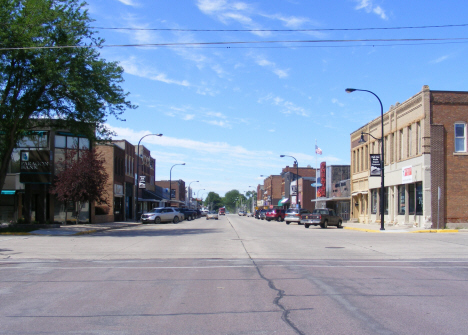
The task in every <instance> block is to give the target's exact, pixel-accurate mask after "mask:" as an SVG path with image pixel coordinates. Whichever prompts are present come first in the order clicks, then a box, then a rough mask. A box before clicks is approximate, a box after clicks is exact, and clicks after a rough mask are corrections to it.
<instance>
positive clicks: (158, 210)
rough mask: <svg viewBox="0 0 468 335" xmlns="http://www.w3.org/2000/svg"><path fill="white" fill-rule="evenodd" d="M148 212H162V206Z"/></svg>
mask: <svg viewBox="0 0 468 335" xmlns="http://www.w3.org/2000/svg"><path fill="white" fill-rule="evenodd" d="M148 213H161V208H153V209H152V210H150V211H149V212H148Z"/></svg>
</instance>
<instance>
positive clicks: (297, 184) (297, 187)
mask: <svg viewBox="0 0 468 335" xmlns="http://www.w3.org/2000/svg"><path fill="white" fill-rule="evenodd" d="M280 157H291V158H293V159H294V163H296V202H297V204H299V163H298V162H297V159H296V158H294V157H293V156H288V155H280ZM299 208H301V204H299Z"/></svg>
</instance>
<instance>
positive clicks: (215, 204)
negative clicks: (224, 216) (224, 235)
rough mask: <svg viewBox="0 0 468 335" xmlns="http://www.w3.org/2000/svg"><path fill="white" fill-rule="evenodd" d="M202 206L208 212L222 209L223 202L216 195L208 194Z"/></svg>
mask: <svg viewBox="0 0 468 335" xmlns="http://www.w3.org/2000/svg"><path fill="white" fill-rule="evenodd" d="M204 205H205V206H206V207H208V208H209V209H210V210H218V209H219V208H220V207H223V206H224V205H223V200H222V199H221V197H220V196H219V194H218V193H215V192H210V193H208V196H207V197H206V199H205V201H204Z"/></svg>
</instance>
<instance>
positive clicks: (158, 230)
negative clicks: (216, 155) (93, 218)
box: [91, 224, 221, 237]
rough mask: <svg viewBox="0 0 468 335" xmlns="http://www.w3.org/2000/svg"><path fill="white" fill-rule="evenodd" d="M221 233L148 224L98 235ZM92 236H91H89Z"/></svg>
mask: <svg viewBox="0 0 468 335" xmlns="http://www.w3.org/2000/svg"><path fill="white" fill-rule="evenodd" d="M219 232H221V229H209V228H179V227H177V228H167V227H164V224H159V225H154V224H149V225H145V226H144V227H142V226H140V227H139V229H131V230H127V229H125V230H121V229H115V230H107V231H103V232H100V233H99V235H102V234H106V235H108V236H112V237H128V236H183V235H200V234H216V233H219ZM91 236H92V235H91Z"/></svg>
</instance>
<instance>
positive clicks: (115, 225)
mask: <svg viewBox="0 0 468 335" xmlns="http://www.w3.org/2000/svg"><path fill="white" fill-rule="evenodd" d="M231 215H233V214H231ZM233 216H235V215H233ZM138 225H141V223H140V222H131V221H123V222H108V223H100V224H82V225H62V226H60V228H49V229H39V230H35V231H32V232H31V234H32V235H57V236H68V235H82V234H92V233H96V232H102V231H105V230H112V229H122V228H127V227H134V226H138ZM343 228H344V229H348V230H355V231H361V232H371V233H459V232H460V233H461V232H465V233H468V229H421V228H420V227H414V226H406V225H385V227H384V228H385V229H384V230H381V229H380V228H381V226H380V223H369V224H364V223H359V222H351V221H347V222H345V223H343Z"/></svg>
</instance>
